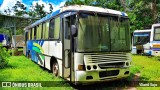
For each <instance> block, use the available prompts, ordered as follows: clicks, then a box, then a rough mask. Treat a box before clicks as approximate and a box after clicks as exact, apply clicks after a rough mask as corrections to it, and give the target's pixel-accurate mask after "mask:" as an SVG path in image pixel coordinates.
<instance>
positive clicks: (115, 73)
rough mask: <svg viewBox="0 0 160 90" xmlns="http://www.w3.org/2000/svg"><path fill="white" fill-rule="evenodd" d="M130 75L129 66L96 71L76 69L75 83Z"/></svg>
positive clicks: (114, 78) (109, 79) (107, 79)
mask: <svg viewBox="0 0 160 90" xmlns="http://www.w3.org/2000/svg"><path fill="white" fill-rule="evenodd" d="M129 75H130V71H129V68H121V69H119V68H118V69H109V70H97V71H76V75H75V76H76V83H77V84H79V83H82V84H83V83H84V84H85V83H90V82H101V81H111V80H116V79H122V78H127V77H128V76H129Z"/></svg>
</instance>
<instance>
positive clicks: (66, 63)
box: [63, 17, 71, 79]
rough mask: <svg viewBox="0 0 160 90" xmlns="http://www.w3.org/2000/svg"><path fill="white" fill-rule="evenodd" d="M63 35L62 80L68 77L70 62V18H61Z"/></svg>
mask: <svg viewBox="0 0 160 90" xmlns="http://www.w3.org/2000/svg"><path fill="white" fill-rule="evenodd" d="M63 31H64V33H63V35H64V37H63V38H64V45H63V46H64V55H63V56H64V58H63V59H64V62H63V63H64V78H67V79H69V77H70V62H71V49H70V17H66V18H63Z"/></svg>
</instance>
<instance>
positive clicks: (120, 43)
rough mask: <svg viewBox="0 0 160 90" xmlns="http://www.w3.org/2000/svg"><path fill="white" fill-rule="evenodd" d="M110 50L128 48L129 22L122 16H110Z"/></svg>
mask: <svg viewBox="0 0 160 90" xmlns="http://www.w3.org/2000/svg"><path fill="white" fill-rule="evenodd" d="M110 23H111V30H110V32H111V51H125V50H130V40H129V27H128V26H129V24H128V20H125V19H124V18H119V20H118V17H112V18H111V22H110Z"/></svg>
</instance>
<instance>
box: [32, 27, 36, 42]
mask: <svg viewBox="0 0 160 90" xmlns="http://www.w3.org/2000/svg"><path fill="white" fill-rule="evenodd" d="M34 32H35V31H34V28H32V40H34Z"/></svg>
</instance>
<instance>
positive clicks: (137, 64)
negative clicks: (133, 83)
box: [130, 55, 160, 90]
mask: <svg viewBox="0 0 160 90" xmlns="http://www.w3.org/2000/svg"><path fill="white" fill-rule="evenodd" d="M132 60H133V66H132V67H131V73H132V74H131V76H130V78H133V75H134V74H136V73H140V81H159V82H158V83H159V85H160V57H150V56H140V55H132ZM137 89H139V90H160V87H137Z"/></svg>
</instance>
